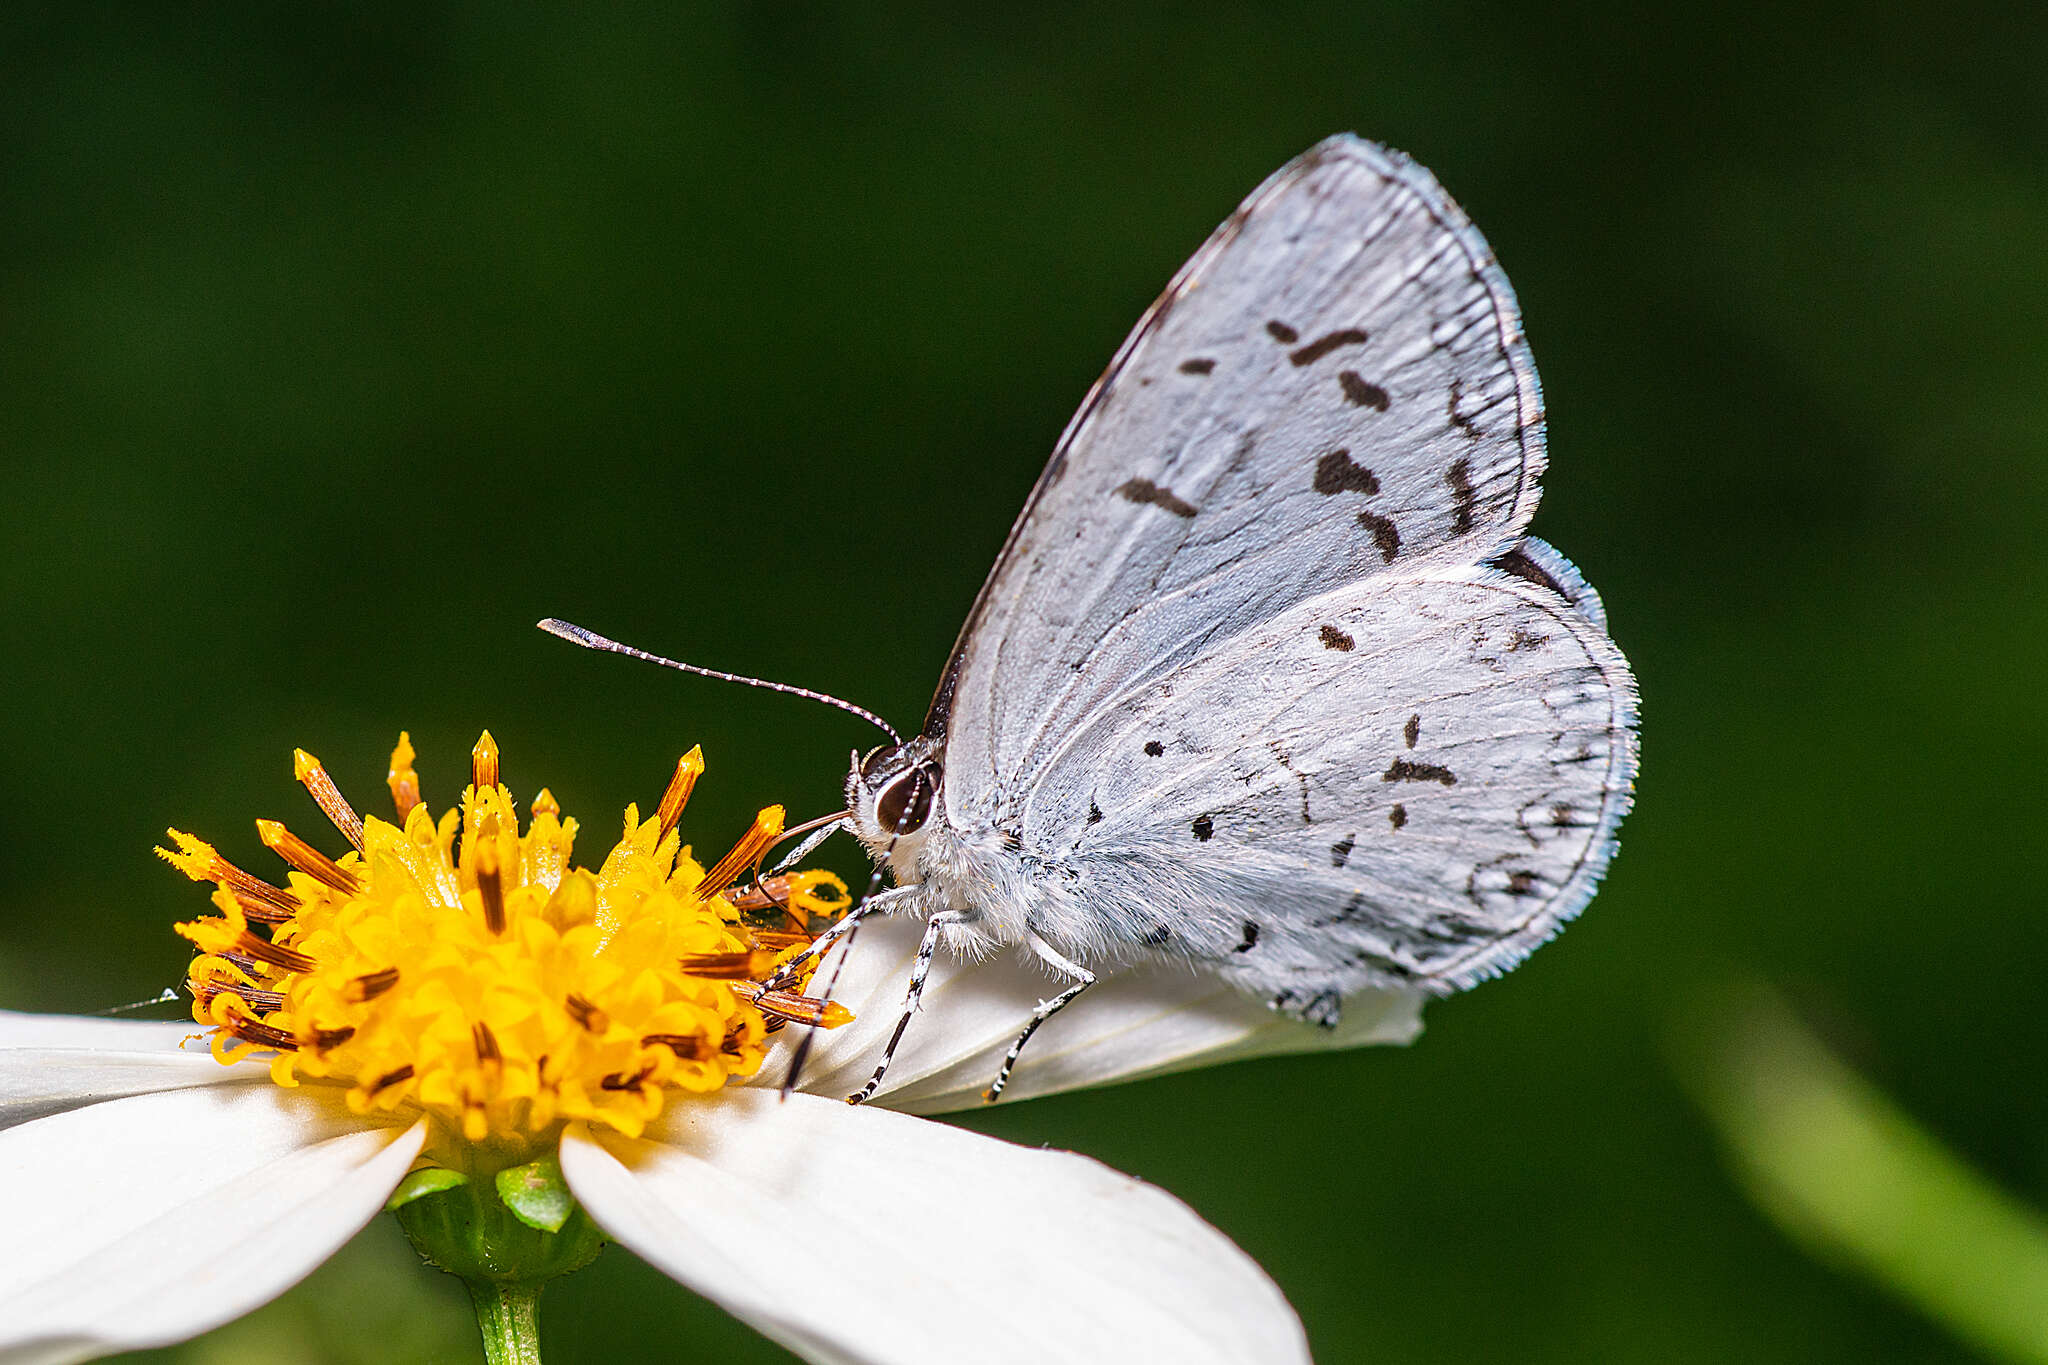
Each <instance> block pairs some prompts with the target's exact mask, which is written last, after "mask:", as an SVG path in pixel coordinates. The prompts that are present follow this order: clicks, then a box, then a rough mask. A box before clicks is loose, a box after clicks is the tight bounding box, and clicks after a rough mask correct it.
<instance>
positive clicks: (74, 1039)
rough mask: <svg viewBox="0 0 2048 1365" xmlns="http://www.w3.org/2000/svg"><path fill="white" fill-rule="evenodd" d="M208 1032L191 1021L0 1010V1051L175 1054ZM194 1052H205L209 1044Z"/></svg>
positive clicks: (196, 1044) (194, 1045)
mask: <svg viewBox="0 0 2048 1365" xmlns="http://www.w3.org/2000/svg"><path fill="white" fill-rule="evenodd" d="M205 1031H206V1030H205V1028H204V1026H202V1025H199V1024H195V1023H193V1022H192V1021H191V1020H190V1019H172V1020H167V1021H166V1020H149V1019H96V1018H92V1017H89V1016H86V1015H78V1014H22V1013H18V1012H17V1011H14V1010H0V1048H9V1047H97V1048H107V1049H110V1050H112V1051H116V1052H174V1051H176V1050H178V1046H179V1044H181V1043H183V1042H184V1041H185V1040H186V1039H187V1038H191V1037H193V1036H195V1035H198V1034H203V1033H204V1032H205ZM192 1046H193V1048H195V1049H196V1050H198V1051H200V1052H204V1051H206V1044H205V1043H203V1042H201V1043H195V1044H193V1045H192Z"/></svg>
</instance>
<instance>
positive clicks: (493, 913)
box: [476, 839, 505, 934]
mask: <svg viewBox="0 0 2048 1365" xmlns="http://www.w3.org/2000/svg"><path fill="white" fill-rule="evenodd" d="M476 893H477V895H478V896H479V897H480V898H481V899H482V900H483V903H484V927H485V928H486V929H489V930H490V931H491V932H492V933H493V934H502V933H504V932H505V880H504V878H503V876H501V875H500V873H499V871H498V842H497V840H495V839H484V840H482V841H481V842H479V843H478V844H477V846H476Z"/></svg>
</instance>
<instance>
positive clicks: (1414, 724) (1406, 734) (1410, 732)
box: [1401, 716, 1422, 749]
mask: <svg viewBox="0 0 2048 1365" xmlns="http://www.w3.org/2000/svg"><path fill="white" fill-rule="evenodd" d="M1421 737H1422V717H1421V716H1410V717H1408V723H1407V724H1406V725H1404V726H1402V727H1401V738H1402V739H1405V740H1407V741H1408V747H1409V748H1411V749H1412V748H1414V747H1415V741H1416V740H1418V739H1420V738H1421Z"/></svg>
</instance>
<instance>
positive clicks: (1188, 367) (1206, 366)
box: [1180, 356, 1216, 374]
mask: <svg viewBox="0 0 2048 1365" xmlns="http://www.w3.org/2000/svg"><path fill="white" fill-rule="evenodd" d="M1215 368H1216V362H1215V361H1213V360H1211V359H1210V358H1209V357H1207V356H1196V357H1194V358H1193V359H1190V360H1183V361H1181V363H1180V372H1181V373H1182V374H1207V373H1209V371H1211V370H1213V369H1215Z"/></svg>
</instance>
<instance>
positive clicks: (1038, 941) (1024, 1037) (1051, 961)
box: [981, 934, 1095, 1104]
mask: <svg viewBox="0 0 2048 1365" xmlns="http://www.w3.org/2000/svg"><path fill="white" fill-rule="evenodd" d="M1025 941H1026V942H1027V943H1029V944H1030V945H1031V951H1032V952H1034V953H1037V954H1038V956H1039V959H1040V960H1041V961H1043V962H1044V963H1045V964H1046V965H1047V966H1048V967H1051V968H1052V969H1053V970H1055V971H1059V972H1065V973H1066V974H1067V975H1068V976H1071V977H1073V978H1074V984H1073V985H1071V986H1069V987H1067V988H1066V989H1065V990H1063V991H1061V992H1060V993H1059V994H1058V995H1055V996H1054V997H1053V998H1052V999H1050V1000H1041V1001H1039V1002H1038V1008H1037V1009H1035V1010H1033V1011H1032V1012H1031V1022H1030V1023H1028V1024H1026V1025H1025V1026H1024V1031H1023V1032H1022V1033H1020V1034H1018V1035H1017V1041H1016V1042H1014V1043H1012V1044H1010V1050H1009V1051H1008V1052H1006V1053H1004V1054H1003V1066H1002V1070H1000V1071H998V1072H996V1078H995V1081H994V1083H993V1084H991V1085H990V1086H989V1088H988V1089H986V1090H984V1091H982V1092H981V1097H982V1098H983V1099H984V1100H987V1101H988V1102H989V1103H991V1104H993V1103H995V1102H996V1100H998V1099H1000V1098H1001V1097H1002V1093H1003V1087H1004V1086H1006V1085H1008V1084H1009V1083H1010V1073H1011V1072H1012V1071H1015V1070H1016V1069H1017V1059H1018V1058H1019V1057H1021V1056H1023V1055H1024V1045H1025V1044H1026V1043H1028V1042H1030V1041H1031V1035H1032V1034H1034V1033H1036V1032H1038V1030H1039V1027H1040V1026H1041V1025H1043V1024H1044V1023H1045V1021H1046V1020H1048V1019H1050V1018H1052V1017H1053V1016H1054V1015H1055V1014H1058V1013H1059V1012H1060V1011H1061V1010H1063V1009H1065V1008H1066V1007H1067V1006H1069V1005H1071V1004H1073V1003H1074V998H1075V997H1076V996H1078V995H1080V994H1081V992H1082V991H1085V990H1087V989H1088V988H1089V987H1090V986H1092V985H1094V984H1095V973H1093V972H1091V971H1089V970H1088V969H1087V968H1086V967H1083V966H1082V965H1081V964H1080V963H1078V962H1069V961H1068V960H1067V959H1066V958H1065V957H1063V956H1062V955H1060V954H1059V953H1056V952H1054V951H1053V949H1052V946H1051V945H1050V944H1048V943H1047V942H1046V941H1045V940H1044V939H1042V938H1040V937H1039V936H1038V935H1036V934H1026V935H1025Z"/></svg>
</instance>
